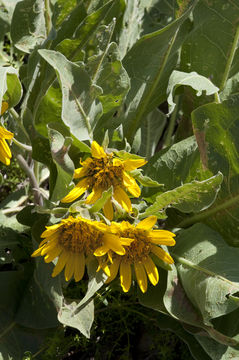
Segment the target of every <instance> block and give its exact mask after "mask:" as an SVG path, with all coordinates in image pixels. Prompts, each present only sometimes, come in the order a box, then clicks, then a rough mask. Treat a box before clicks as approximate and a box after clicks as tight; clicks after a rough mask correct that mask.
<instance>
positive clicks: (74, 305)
mask: <svg viewBox="0 0 239 360" xmlns="http://www.w3.org/2000/svg"><path fill="white" fill-rule="evenodd" d="M96 269H97V263H96V261H90V263H89V265H88V275H89V283H88V290H87V292H86V295H85V296H84V298H83V299H82V300H80V301H69V300H65V303H64V304H63V307H62V308H61V311H60V312H59V314H58V319H59V321H60V322H61V323H62V324H64V325H68V326H71V327H74V328H76V329H78V330H79V331H80V332H81V333H82V334H83V335H84V336H86V337H87V338H89V337H90V329H91V326H92V323H93V320H94V301H93V300H92V297H93V296H94V294H95V293H96V291H98V290H99V289H100V288H101V287H102V286H103V285H104V282H105V280H106V278H107V276H106V275H105V274H104V273H103V272H102V271H100V272H96Z"/></svg>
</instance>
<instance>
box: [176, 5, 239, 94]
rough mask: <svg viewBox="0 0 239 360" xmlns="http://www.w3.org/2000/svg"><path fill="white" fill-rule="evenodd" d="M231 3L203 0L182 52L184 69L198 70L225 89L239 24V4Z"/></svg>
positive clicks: (197, 8) (182, 68)
mask: <svg viewBox="0 0 239 360" xmlns="http://www.w3.org/2000/svg"><path fill="white" fill-rule="evenodd" d="M228 5H229V4H227V3H225V1H224V0H212V1H199V3H198V4H197V6H196V7H195V9H194V11H193V27H192V31H191V33H190V34H189V36H188V37H187V40H186V41H185V42H184V44H183V47H182V53H181V69H180V70H182V71H185V72H190V71H192V70H193V71H196V72H197V73H198V74H200V75H203V76H205V77H206V78H210V79H212V81H213V83H214V84H215V85H216V86H218V87H219V88H220V89H221V90H222V89H223V88H224V85H225V81H226V80H227V77H228V75H229V72H228V71H229V70H230V61H231V59H230V56H231V54H232V53H233V51H234V50H235V49H234V47H235V44H234V39H235V38H236V36H238V34H237V31H238V30H237V28H238V25H239V21H238V7H237V4H236V3H235V2H234V3H232V4H230V5H229V6H228ZM202 19H203V21H202ZM215 29H216V30H215ZM228 67H229V68H228Z"/></svg>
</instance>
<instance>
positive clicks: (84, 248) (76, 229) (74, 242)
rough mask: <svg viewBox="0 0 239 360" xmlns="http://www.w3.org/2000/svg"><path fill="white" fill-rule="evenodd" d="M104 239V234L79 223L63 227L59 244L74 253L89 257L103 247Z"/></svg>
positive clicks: (86, 224) (91, 226)
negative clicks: (82, 253)
mask: <svg viewBox="0 0 239 360" xmlns="http://www.w3.org/2000/svg"><path fill="white" fill-rule="evenodd" d="M102 238H103V233H101V232H100V231H99V230H97V229H96V228H95V227H94V226H93V225H91V224H89V223H87V222H84V221H78V222H71V223H68V224H67V223H66V224H64V225H62V227H61V235H60V236H59V244H60V245H62V246H63V247H64V248H65V249H66V250H68V251H71V252H73V253H81V252H84V253H85V254H86V255H89V254H93V252H94V251H95V250H96V249H97V248H98V247H99V246H101V245H102Z"/></svg>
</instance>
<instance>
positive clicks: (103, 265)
mask: <svg viewBox="0 0 239 360" xmlns="http://www.w3.org/2000/svg"><path fill="white" fill-rule="evenodd" d="M99 268H100V269H102V270H103V271H104V273H105V274H106V275H107V276H110V274H111V273H110V268H109V265H108V264H107V262H105V261H99Z"/></svg>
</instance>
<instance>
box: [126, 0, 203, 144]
mask: <svg viewBox="0 0 239 360" xmlns="http://www.w3.org/2000/svg"><path fill="white" fill-rule="evenodd" d="M196 2H197V1H194V2H193V5H192V6H189V7H188V10H187V11H186V12H185V13H184V14H183V15H182V16H181V17H180V18H178V19H177V20H175V21H174V22H172V23H171V24H169V25H168V26H166V27H165V28H163V29H161V30H159V31H156V32H153V33H152V34H148V35H145V36H143V37H142V38H141V39H139V40H138V41H137V42H136V43H135V45H134V46H133V47H132V48H131V50H130V51H129V52H128V53H127V55H126V56H125V58H124V60H123V65H124V67H125V69H126V71H127V73H128V75H129V77H130V79H131V89H130V91H129V93H128V96H127V99H126V106H127V111H126V113H125V115H124V117H123V118H122V119H120V120H121V121H122V122H123V123H124V126H125V129H126V138H127V139H129V140H130V142H132V141H133V138H134V136H135V133H136V131H137V129H138V128H139V127H140V126H141V123H142V121H143V119H144V117H145V116H146V114H147V113H148V112H150V111H152V110H153V108H154V107H156V106H157V105H159V104H160V103H161V102H163V101H164V100H165V98H166V89H167V84H168V78H169V76H170V74H171V72H172V70H173V68H174V67H175V65H176V62H177V50H178V48H179V47H180V45H181V43H182V40H183V39H184V37H185V35H186V29H182V31H181V32H180V31H179V28H180V27H181V25H182V24H183V23H184V21H185V20H186V19H187V17H188V16H189V14H190V12H191V10H192V9H193V6H194V5H195V4H196ZM178 31H179V32H178ZM142 54H147V56H142Z"/></svg>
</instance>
